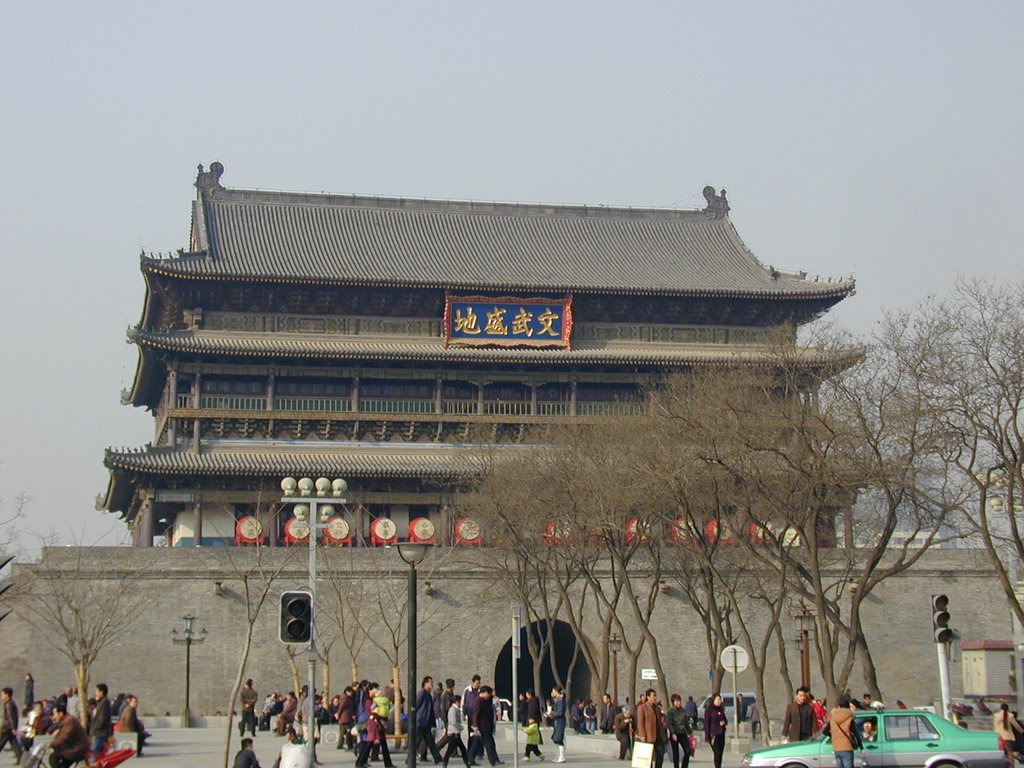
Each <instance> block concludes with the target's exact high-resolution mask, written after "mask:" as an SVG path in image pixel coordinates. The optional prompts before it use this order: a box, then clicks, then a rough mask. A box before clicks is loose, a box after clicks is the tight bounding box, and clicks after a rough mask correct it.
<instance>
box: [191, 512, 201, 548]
mask: <svg viewBox="0 0 1024 768" xmlns="http://www.w3.org/2000/svg"><path fill="white" fill-rule="evenodd" d="M192 536H193V539H192V546H193V547H201V546H203V503H202V502H201V501H197V502H196V503H195V504H194V505H193V507H192Z"/></svg>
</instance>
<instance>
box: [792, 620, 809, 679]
mask: <svg viewBox="0 0 1024 768" xmlns="http://www.w3.org/2000/svg"><path fill="white" fill-rule="evenodd" d="M793 617H794V618H795V619H796V620H797V621H799V622H800V638H799V639H800V685H802V686H803V687H804V688H807V689H810V687H811V630H813V629H814V611H812V610H811V609H810V608H808V607H807V605H806V604H805V603H803V602H801V603H800V612H799V613H796V614H794V615H793Z"/></svg>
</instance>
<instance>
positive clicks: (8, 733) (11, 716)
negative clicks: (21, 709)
mask: <svg viewBox="0 0 1024 768" xmlns="http://www.w3.org/2000/svg"><path fill="white" fill-rule="evenodd" d="M0 707H2V709H3V712H2V713H0V717H2V719H0V752H3V751H4V747H5V746H7V744H8V743H10V745H11V750H12V751H13V752H14V762H15V764H18V763H21V743H20V742H19V741H18V705H17V704H15V703H14V689H13V688H4V689H3V691H0Z"/></svg>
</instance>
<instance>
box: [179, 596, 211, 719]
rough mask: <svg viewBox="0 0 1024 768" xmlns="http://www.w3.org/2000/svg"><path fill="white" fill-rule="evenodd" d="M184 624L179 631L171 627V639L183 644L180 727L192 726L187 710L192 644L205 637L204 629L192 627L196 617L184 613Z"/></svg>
mask: <svg viewBox="0 0 1024 768" xmlns="http://www.w3.org/2000/svg"><path fill="white" fill-rule="evenodd" d="M181 620H182V621H183V622H184V624H185V629H184V631H183V632H181V633H179V632H178V630H177V628H176V627H175V628H173V629H171V639H172V640H173V641H174V642H175V643H177V644H178V645H184V646H185V711H184V712H182V714H181V727H182V728H191V727H192V713H191V712H190V711H189V694H190V687H191V684H192V646H193V645H198V644H199V643H201V642H203V641H204V640H205V639H206V629H205V628H204V629H201V630H199V631H198V632H196V631H195V630H194V629H193V628H192V627H193V626H194V625H195V621H196V617H195V616H193V615H192V614H191V613H186V614H185V615H184V616H182V617H181Z"/></svg>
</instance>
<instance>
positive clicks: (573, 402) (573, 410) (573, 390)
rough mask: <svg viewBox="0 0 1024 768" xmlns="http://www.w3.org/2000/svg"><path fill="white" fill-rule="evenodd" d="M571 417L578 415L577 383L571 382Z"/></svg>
mask: <svg viewBox="0 0 1024 768" xmlns="http://www.w3.org/2000/svg"><path fill="white" fill-rule="evenodd" d="M569 415H570V416H575V415H576V382H575V381H570V382H569Z"/></svg>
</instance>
